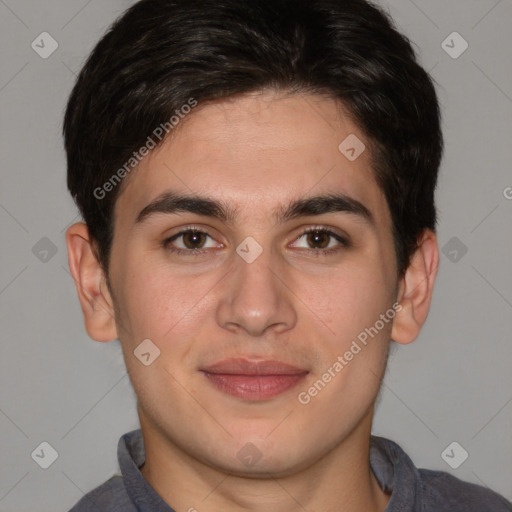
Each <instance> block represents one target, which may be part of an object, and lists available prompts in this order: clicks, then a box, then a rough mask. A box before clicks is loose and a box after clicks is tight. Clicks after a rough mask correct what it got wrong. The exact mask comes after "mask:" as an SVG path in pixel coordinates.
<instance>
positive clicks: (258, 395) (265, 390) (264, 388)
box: [201, 358, 309, 400]
mask: <svg viewBox="0 0 512 512" xmlns="http://www.w3.org/2000/svg"><path fill="white" fill-rule="evenodd" d="M201 372H203V373H204V375H205V376H206V377H207V378H208V381H209V382H210V383H211V384H213V386H214V387H215V388H216V389H218V390H219V391H221V392H223V393H227V394H229V395H232V396H237V397H239V398H243V399H245V400H268V399H270V398H273V397H275V396H277V395H280V394H282V393H284V392H285V391H288V390H289V389H291V388H292V387H295V386H296V385H297V384H298V383H299V382H300V381H302V380H303V379H304V377H305V376H306V375H307V374H308V373H309V372H308V370H305V369H304V368H299V367H297V366H293V365H291V364H288V363H284V362H282V361H276V360H248V359H242V358H233V359H226V360H224V361H220V362H218V363H215V364H213V365H209V366H206V367H204V368H201Z"/></svg>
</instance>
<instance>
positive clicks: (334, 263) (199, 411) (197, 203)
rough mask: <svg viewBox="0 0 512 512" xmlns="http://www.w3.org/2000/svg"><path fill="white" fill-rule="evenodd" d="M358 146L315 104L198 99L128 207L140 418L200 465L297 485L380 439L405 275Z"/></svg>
mask: <svg viewBox="0 0 512 512" xmlns="http://www.w3.org/2000/svg"><path fill="white" fill-rule="evenodd" d="M348 136H351V139H348V142H347V143H345V145H342V146H341V150H340V149H339V146H340V144H341V143H342V142H343V141H344V140H345V139H346V138H347V137H348ZM354 136H356V137H357V138H358V139H359V141H360V142H362V143H365V136H364V134H363V133H361V131H360V130H359V129H358V128H357V127H356V126H355V124H353V123H352V122H351V121H350V120H349V119H348V117H346V116H345V115H343V113H342V111H341V110H340V108H339V104H337V103H336V102H335V101H334V100H330V99H325V98H320V97H318V96H314V95H300V94H294V95H284V94H282V93H281V94H277V93H271V92H265V93H260V94H251V95H245V96H243V97H239V98H237V99H235V100H230V101H223V102H219V103H216V104H207V105H204V106H198V107H197V108H196V109H195V110H194V111H193V113H191V114H190V115H189V117H188V118H187V119H186V120H185V122H183V123H182V125H181V126H180V127H179V129H178V130H176V131H175V132H174V134H173V138H172V139H169V140H167V141H165V142H164V143H163V144H162V145H161V146H160V147H159V148H157V150H155V151H154V152H153V153H151V154H150V155H148V156H147V157H146V158H145V159H144V160H143V161H142V162H141V164H140V166H139V168H138V169H137V171H135V172H134V174H133V175H131V176H130V177H129V181H128V182H127V183H126V184H125V185H126V187H125V188H124V190H123V191H122V193H121V194H120V196H119V198H118V200H117V203H116V206H115V224H114V233H115V235H114V241H113V246H112V253H111V260H110V283H111V291H112V297H113V300H114V303H115V307H116V324H117V333H118V336H119V339H120V340H121V344H122V347H123V352H124V357H125V361H126V365H127V368H128V372H129V375H130V377H131V380H132V383H133V386H134V389H135V392H136V394H137V397H138V402H139V414H140V415H141V423H142V422H143V421H144V423H145V424H147V425H151V427H152V428H154V429H155V431H158V432H159V433H160V435H161V436H163V437H164V438H165V439H166V441H167V442H168V443H170V445H173V446H175V447H176V449H178V450H182V451H183V452H185V453H188V454H189V455H191V456H193V457H194V458H195V459H196V460H199V461H201V462H203V463H205V464H208V465H210V466H213V467H217V468H222V469H224V470H226V471H229V472H237V473H241V474H256V473H258V474H260V473H261V474H267V472H269V471H270V472H271V473H273V474H275V475H285V474H287V473H291V472H293V471H298V470H299V469H301V468H303V467H306V466H309V465H311V464H313V463H314V462H315V461H317V460H319V459H320V458H321V457H323V456H324V455H325V454H326V453H328V452H329V451H330V450H332V449H333V447H335V446H336V445H339V444H340V442H342V441H343V440H344V439H346V438H347V437H348V436H349V435H350V434H351V433H352V432H354V431H355V429H356V428H362V426H364V427H365V428H367V429H368V431H369V428H370V427H369V425H370V423H371V415H372V412H373V404H374V401H375V398H376V395H377V393H378V389H379V378H380V377H381V376H382V374H383V372H384V369H385V363H386V356H387V351H388V345H389V339H390V332H391V325H392V318H393V314H394V310H393V304H394V303H395V301H396V299H397V269H396V260H395V254H394V250H393V239H392V234H391V218H390V214H389V209H388V207H387V204H386V200H385V197H384V195H383V193H382V192H381V190H380V189H379V188H378V186H377V184H376V182H375V179H374V176H373V174H372V170H371V160H370V154H369V150H368V149H366V150H363V152H362V153H361V154H360V155H359V156H358V157H357V158H356V159H355V160H354V158H353V157H354V156H356V155H357V153H358V152H359V151H358V150H360V148H362V146H354V144H355V143H354V140H356V139H354ZM350 142H351V143H350ZM358 144H359V143H358ZM350 147H354V148H355V152H354V151H351V150H350ZM347 156H348V157H350V158H347ZM185 196H186V197H187V198H188V200H184V197H185ZM365 329H366V330H365ZM364 333H366V337H365V335H364ZM370 333H371V334H370ZM365 338H366V339H365ZM147 339H149V340H151V342H147V341H146V342H145V343H146V345H142V347H145V350H144V352H146V353H147V352H149V353H150V354H151V355H150V356H149V357H148V356H144V357H145V358H146V360H147V361H146V362H150V361H151V363H150V364H148V365H145V364H142V363H141V361H140V360H139V359H138V358H137V357H136V356H135V355H134V351H136V349H137V347H138V346H139V345H140V344H141V342H142V341H143V340H147ZM363 340H365V342H363ZM354 342H355V344H354ZM356 346H357V347H358V348H359V350H358V349H357V348H356ZM148 347H149V349H148ZM158 350H159V351H160V354H159V355H158V357H156V358H155V355H156V354H157V353H158ZM350 354H351V355H350ZM286 365H288V366H286ZM251 443H252V444H251ZM253 445H254V446H253ZM247 456H249V458H250V457H251V456H252V458H253V460H254V461H256V463H251V464H248V460H249V459H248V457H247Z"/></svg>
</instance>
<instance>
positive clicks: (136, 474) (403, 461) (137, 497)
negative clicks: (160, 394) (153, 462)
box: [117, 429, 423, 512]
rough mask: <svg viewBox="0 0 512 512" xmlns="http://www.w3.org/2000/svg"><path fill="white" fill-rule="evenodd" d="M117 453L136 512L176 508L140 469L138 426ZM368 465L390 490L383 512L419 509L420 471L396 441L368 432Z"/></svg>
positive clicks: (141, 445)
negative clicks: (168, 502) (160, 494)
mask: <svg viewBox="0 0 512 512" xmlns="http://www.w3.org/2000/svg"><path fill="white" fill-rule="evenodd" d="M117 457H118V460H119V467H120V469H121V473H122V475H123V483H124V486H125V489H126V492H127V493H128V496H129V497H130V499H131V500H132V502H133V503H134V505H135V506H136V508H137V511H138V512H175V511H174V509H172V508H171V507H170V506H169V505H168V504H167V503H166V502H165V501H164V500H163V499H162V498H161V497H160V496H159V494H157V492H156V491H155V490H154V489H153V488H152V487H151V486H150V485H149V483H148V482H147V480H146V479H145V478H144V476H143V475H142V473H141V472H140V469H139V468H140V467H141V466H142V465H143V464H144V462H145V460H146V454H145V450H144V440H143V437H142V431H141V430H140V429H137V430H132V431H131V432H128V433H127V434H124V435H123V436H122V437H121V438H120V439H119V444H118V447H117ZM370 466H371V469H372V471H373V474H374V475H375V478H376V479H377V481H378V483H379V485H380V487H381V488H382V489H383V490H384V491H385V492H387V493H390V492H392V494H391V498H390V500H389V502H388V505H387V507H386V510H385V512H409V511H413V510H420V509H419V508H417V507H419V506H420V505H419V504H421V503H422V502H423V489H422V486H421V475H420V473H419V471H418V469H417V468H416V467H415V466H414V464H413V462H412V460H411V459H410V458H409V457H408V456H407V454H406V453H405V452H404V451H403V450H402V448H400V446H398V444H396V443H394V442H393V441H391V440H389V439H385V438H383V437H378V436H371V438H370Z"/></svg>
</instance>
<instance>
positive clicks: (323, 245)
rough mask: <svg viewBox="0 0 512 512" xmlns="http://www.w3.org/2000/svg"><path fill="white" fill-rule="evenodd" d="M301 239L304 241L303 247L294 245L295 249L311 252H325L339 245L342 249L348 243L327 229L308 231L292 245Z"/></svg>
mask: <svg viewBox="0 0 512 512" xmlns="http://www.w3.org/2000/svg"><path fill="white" fill-rule="evenodd" d="M301 239H304V241H305V245H304V244H303V245H295V247H300V248H304V249H309V250H313V251H316V250H320V251H326V250H330V249H335V248H336V247H339V246H340V245H341V246H344V247H347V246H348V242H347V241H346V240H345V239H344V238H342V237H341V236H339V235H338V234H336V233H334V232H333V231H329V230H328V229H310V230H308V231H305V232H304V233H302V234H301V235H299V236H298V237H297V238H296V239H295V242H294V243H295V244H296V243H297V241H299V240H301Z"/></svg>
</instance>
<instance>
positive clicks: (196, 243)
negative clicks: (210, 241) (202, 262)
mask: <svg viewBox="0 0 512 512" xmlns="http://www.w3.org/2000/svg"><path fill="white" fill-rule="evenodd" d="M207 236H208V235H207V234H206V233H202V232H200V231H189V232H187V233H184V234H183V235H182V237H183V244H184V245H185V247H186V248H187V249H201V248H202V247H203V245H204V244H205V242H206V237H207Z"/></svg>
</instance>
